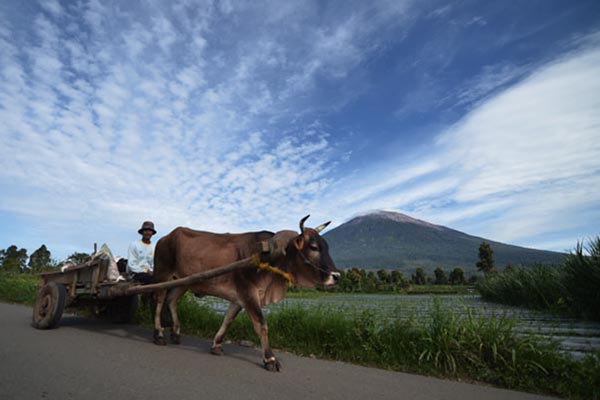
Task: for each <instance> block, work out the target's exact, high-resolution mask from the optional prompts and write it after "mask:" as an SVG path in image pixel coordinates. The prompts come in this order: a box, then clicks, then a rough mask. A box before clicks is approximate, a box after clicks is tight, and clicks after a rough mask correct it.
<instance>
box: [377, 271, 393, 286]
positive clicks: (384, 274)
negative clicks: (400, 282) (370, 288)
mask: <svg viewBox="0 0 600 400" xmlns="http://www.w3.org/2000/svg"><path fill="white" fill-rule="evenodd" d="M377 279H379V282H380V283H383V284H386V283H390V279H391V277H390V272H389V271H388V270H385V269H380V270H378V271H377Z"/></svg>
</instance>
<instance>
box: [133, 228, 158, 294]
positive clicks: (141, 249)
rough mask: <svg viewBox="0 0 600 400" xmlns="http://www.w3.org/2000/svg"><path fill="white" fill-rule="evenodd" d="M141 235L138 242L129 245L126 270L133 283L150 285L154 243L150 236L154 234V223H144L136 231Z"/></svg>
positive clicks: (152, 278) (152, 279)
mask: <svg viewBox="0 0 600 400" xmlns="http://www.w3.org/2000/svg"><path fill="white" fill-rule="evenodd" d="M138 233H139V234H140V235H142V238H141V239H140V240H135V241H133V242H131V243H130V244H129V250H128V256H127V270H128V271H129V273H130V274H131V275H132V277H133V280H134V281H138V282H141V283H144V284H146V283H152V282H153V281H154V277H153V276H152V273H153V270H154V243H152V240H151V238H152V235H155V234H156V230H155V229H154V223H153V222H152V221H144V223H143V224H142V227H141V228H140V229H139V230H138Z"/></svg>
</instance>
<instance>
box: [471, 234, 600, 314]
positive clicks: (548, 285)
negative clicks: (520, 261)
mask: <svg viewBox="0 0 600 400" xmlns="http://www.w3.org/2000/svg"><path fill="white" fill-rule="evenodd" d="M584 250H585V249H584V247H583V245H582V244H580V243H578V244H577V247H576V249H575V251H574V252H573V253H571V254H570V255H568V256H567V258H566V259H565V263H564V265H561V266H543V265H536V266H534V267H532V268H527V269H526V268H516V269H515V268H510V269H509V268H507V269H505V271H504V272H502V273H499V274H488V275H487V276H486V277H485V278H484V279H483V280H481V281H480V282H478V284H477V290H478V291H479V293H481V296H482V297H483V298H484V299H485V300H489V301H495V302H498V303H504V304H510V305H517V306H525V307H529V308H535V309H550V310H554V311H561V312H568V313H570V314H573V315H575V316H580V317H584V318H588V319H594V320H600V237H597V238H596V239H594V240H592V241H590V243H589V244H588V247H587V252H588V253H589V255H586V254H585V251H584Z"/></svg>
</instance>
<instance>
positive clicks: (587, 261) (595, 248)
mask: <svg viewBox="0 0 600 400" xmlns="http://www.w3.org/2000/svg"><path fill="white" fill-rule="evenodd" d="M584 250H587V252H588V253H589V255H586V254H584V253H585V252H584ZM563 273H564V275H563V282H564V288H565V297H566V302H567V304H568V306H569V308H571V309H572V310H573V311H574V312H575V313H577V314H579V315H582V316H583V317H586V318H590V319H595V320H600V236H598V237H596V238H595V239H594V240H590V242H589V243H588V246H587V248H584V245H583V243H577V247H576V249H575V252H573V253H571V254H569V256H567V259H566V260H565V266H564V271H563Z"/></svg>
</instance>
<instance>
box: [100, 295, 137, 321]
mask: <svg viewBox="0 0 600 400" xmlns="http://www.w3.org/2000/svg"><path fill="white" fill-rule="evenodd" d="M137 309H138V296H137V295H133V296H123V297H119V298H117V299H115V300H113V301H112V302H111V303H110V304H109V305H108V309H107V314H108V318H110V320H111V321H112V322H116V323H120V324H126V323H128V322H131V321H132V320H133V317H134V315H135V312H136V311H137Z"/></svg>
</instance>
